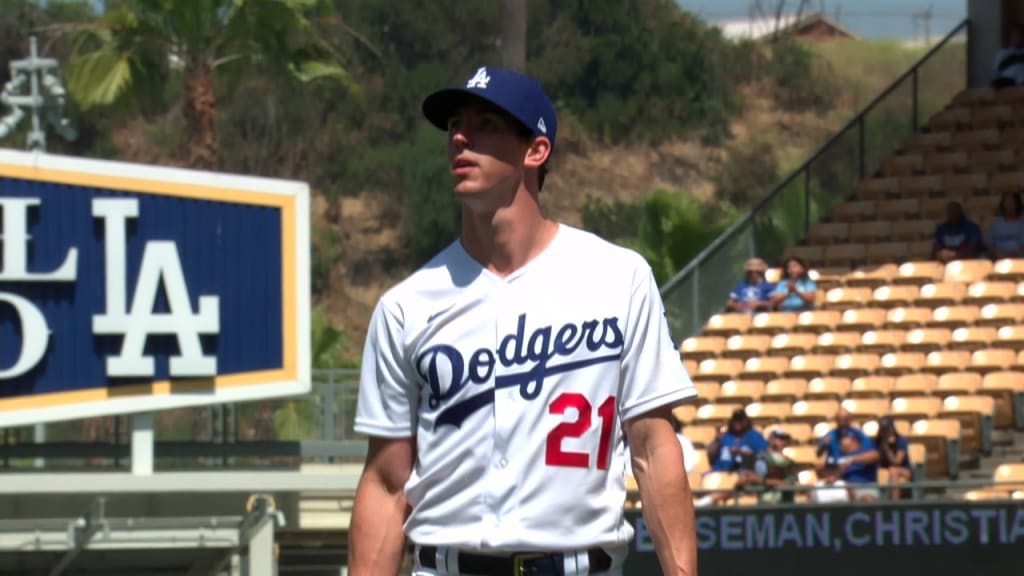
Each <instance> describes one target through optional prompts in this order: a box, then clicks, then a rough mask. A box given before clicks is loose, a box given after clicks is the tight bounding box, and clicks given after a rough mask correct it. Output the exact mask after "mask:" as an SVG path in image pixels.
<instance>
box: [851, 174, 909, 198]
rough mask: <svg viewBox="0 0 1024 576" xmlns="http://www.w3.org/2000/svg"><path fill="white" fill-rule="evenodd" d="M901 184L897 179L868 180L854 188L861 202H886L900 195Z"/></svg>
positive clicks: (862, 181)
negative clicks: (886, 199) (889, 198)
mask: <svg viewBox="0 0 1024 576" xmlns="http://www.w3.org/2000/svg"><path fill="white" fill-rule="evenodd" d="M899 185H900V182H899V180H897V179H896V178H868V179H866V180H861V181H860V182H858V183H857V184H856V185H855V186H854V193H855V195H856V197H857V198H858V199H859V200H884V199H885V198H887V197H890V196H896V195H897V194H898V193H899Z"/></svg>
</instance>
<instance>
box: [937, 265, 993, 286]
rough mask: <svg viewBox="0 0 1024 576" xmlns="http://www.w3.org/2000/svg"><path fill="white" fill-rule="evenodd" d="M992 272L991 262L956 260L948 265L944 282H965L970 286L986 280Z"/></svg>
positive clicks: (944, 274)
mask: <svg viewBox="0 0 1024 576" xmlns="http://www.w3.org/2000/svg"><path fill="white" fill-rule="evenodd" d="M991 271H992V261H990V260H980V259H979V260H954V261H952V262H950V263H949V264H946V269H945V271H944V272H943V280H945V281H946V282H963V283H965V284H969V283H971V282H977V281H978V280H984V279H985V276H988V273H989V272H991Z"/></svg>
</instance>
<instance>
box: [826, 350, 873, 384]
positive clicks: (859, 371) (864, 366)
mask: <svg viewBox="0 0 1024 576" xmlns="http://www.w3.org/2000/svg"><path fill="white" fill-rule="evenodd" d="M878 363H879V358H878V355H877V354H862V353H851V354H840V355H839V356H836V359H835V361H834V362H833V363H832V371H831V374H835V375H836V376H849V377H851V378H855V377H857V376H863V375H866V374H871V373H872V372H874V371H875V369H876V368H878Z"/></svg>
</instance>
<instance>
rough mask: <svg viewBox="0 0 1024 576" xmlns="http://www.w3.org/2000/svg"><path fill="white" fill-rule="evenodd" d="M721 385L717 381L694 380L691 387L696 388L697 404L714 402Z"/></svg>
mask: <svg viewBox="0 0 1024 576" xmlns="http://www.w3.org/2000/svg"><path fill="white" fill-rule="evenodd" d="M721 386H722V385H721V384H719V383H718V382H705V381H702V380H695V381H694V382H693V387H694V389H696V390H697V404H710V403H712V402H714V401H715V398H717V397H718V390H719V389H720V388H721Z"/></svg>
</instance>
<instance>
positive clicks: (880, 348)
mask: <svg viewBox="0 0 1024 576" xmlns="http://www.w3.org/2000/svg"><path fill="white" fill-rule="evenodd" d="M905 339H906V332H905V331H903V330H868V331H866V332H863V333H862V334H861V335H860V344H859V345H858V347H857V351H858V352H867V353H869V354H886V353H888V352H892V351H894V350H896V349H898V348H899V347H900V346H901V345H902V344H903V341H904V340H905Z"/></svg>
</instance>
